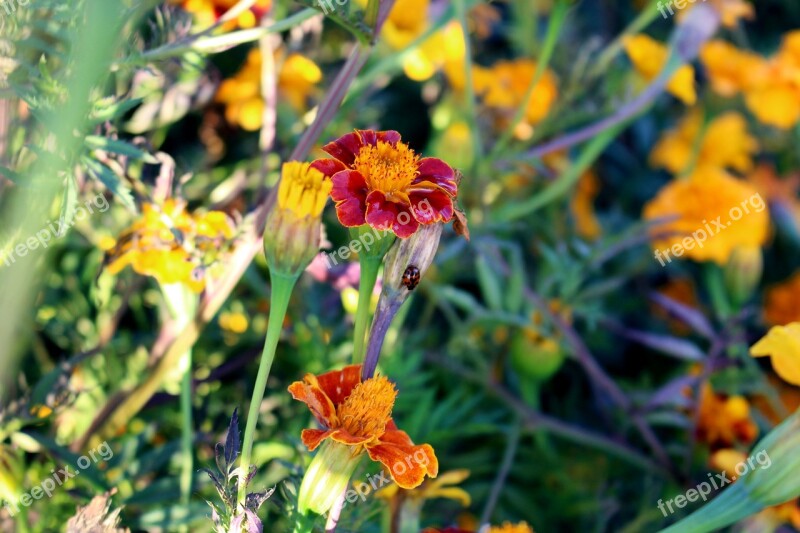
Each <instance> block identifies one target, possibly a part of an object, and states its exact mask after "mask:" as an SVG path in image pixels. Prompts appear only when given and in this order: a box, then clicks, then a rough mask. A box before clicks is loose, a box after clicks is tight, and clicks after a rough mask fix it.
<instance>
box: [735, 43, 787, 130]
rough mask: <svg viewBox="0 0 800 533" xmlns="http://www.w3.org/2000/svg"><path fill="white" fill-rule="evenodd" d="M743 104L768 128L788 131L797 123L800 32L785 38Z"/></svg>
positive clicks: (755, 80)
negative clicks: (768, 126)
mask: <svg viewBox="0 0 800 533" xmlns="http://www.w3.org/2000/svg"><path fill="white" fill-rule="evenodd" d="M745 103H746V104H747V107H748V109H749V110H750V111H751V112H752V113H753V114H754V115H755V116H756V118H757V119H758V120H759V121H761V122H763V123H764V124H768V125H770V126H775V127H777V128H781V129H788V128H791V127H792V126H794V125H795V124H797V122H798V121H800V30H798V31H793V32H790V33H787V34H786V35H785V36H784V39H783V43H782V44H781V48H780V50H778V53H777V54H776V55H775V56H774V57H772V58H771V59H770V61H769V63H768V65H767V67H766V68H765V70H764V73H763V74H759V75H758V76H757V77H755V78H754V83H753V87H751V88H750V89H749V90H748V92H747V94H746V98H745Z"/></svg>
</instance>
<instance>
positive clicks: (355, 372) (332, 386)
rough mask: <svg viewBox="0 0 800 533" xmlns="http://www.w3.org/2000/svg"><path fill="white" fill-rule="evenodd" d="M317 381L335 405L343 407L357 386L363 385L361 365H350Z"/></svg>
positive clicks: (318, 378) (319, 377)
mask: <svg viewBox="0 0 800 533" xmlns="http://www.w3.org/2000/svg"><path fill="white" fill-rule="evenodd" d="M317 380H318V382H319V387H320V389H322V390H323V391H324V392H325V394H326V395H327V396H328V398H330V399H331V401H332V402H333V405H335V406H337V405H341V404H342V403H343V402H344V400H345V399H346V398H347V397H348V396H350V393H351V392H353V389H354V388H355V386H356V385H358V384H359V383H361V365H349V366H346V367H344V368H343V369H341V370H334V371H332V372H326V373H325V374H322V375H320V376H317Z"/></svg>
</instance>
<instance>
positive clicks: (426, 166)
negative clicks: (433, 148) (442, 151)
mask: <svg viewBox="0 0 800 533" xmlns="http://www.w3.org/2000/svg"><path fill="white" fill-rule="evenodd" d="M417 170H418V171H419V174H418V175H417V177H416V179H415V180H414V182H413V183H412V184H411V186H412V187H414V185H416V184H417V183H420V182H423V181H431V182H433V183H435V184H436V185H438V186H439V187H441V188H442V189H443V190H444V191H446V192H447V193H448V194H449V195H450V196H453V197H455V196H456V195H457V194H458V185H457V184H456V180H455V171H454V170H453V167H451V166H450V165H448V164H447V163H445V162H444V161H442V160H441V159H436V158H435V157H423V158H422V159H420V160H419V166H418V167H417Z"/></svg>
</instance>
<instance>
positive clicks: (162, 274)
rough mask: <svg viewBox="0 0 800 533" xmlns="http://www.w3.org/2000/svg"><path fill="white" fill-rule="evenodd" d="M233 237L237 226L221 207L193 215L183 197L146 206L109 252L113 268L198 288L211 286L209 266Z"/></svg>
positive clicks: (194, 288)
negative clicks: (206, 284) (126, 269)
mask: <svg viewBox="0 0 800 533" xmlns="http://www.w3.org/2000/svg"><path fill="white" fill-rule="evenodd" d="M232 238H233V226H232V224H231V222H230V220H229V219H228V216H227V215H226V214H225V213H222V212H221V211H210V212H207V213H194V214H190V213H188V212H187V211H186V204H185V202H183V201H180V200H175V199H173V198H170V199H167V200H166V201H165V202H164V203H163V204H162V205H155V204H144V206H143V207H142V216H141V218H139V219H138V220H137V221H136V222H134V223H133V225H132V226H131V227H130V228H129V229H127V230H126V231H125V232H124V233H123V234H122V236H121V237H120V238H119V240H118V242H117V244H116V246H114V247H113V248H112V249H111V250H110V251H109V252H108V266H107V268H108V271H109V272H110V273H111V274H118V273H119V272H121V271H122V270H123V269H124V268H125V267H126V266H128V265H130V266H131V268H133V270H134V271H136V272H138V273H139V274H142V275H145V276H153V277H154V278H156V279H157V280H158V281H159V283H161V284H162V285H168V284H172V283H182V284H184V285H187V286H188V287H189V288H191V289H192V290H193V291H195V292H200V291H202V290H203V288H204V287H205V282H206V277H207V271H206V267H207V265H208V261H209V259H210V261H211V263H213V260H214V255H215V254H216V253H218V252H219V251H220V250H221V249H222V248H223V245H225V244H227V243H230V241H231V239H232Z"/></svg>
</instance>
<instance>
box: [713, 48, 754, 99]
mask: <svg viewBox="0 0 800 533" xmlns="http://www.w3.org/2000/svg"><path fill="white" fill-rule="evenodd" d="M700 61H701V62H702V63H703V66H704V67H705V69H706V74H708V79H709V81H710V82H711V88H712V89H713V90H714V92H716V93H717V94H719V95H722V96H725V97H731V96H735V95H737V94H739V93H740V92H742V91H747V90H749V89H750V88H752V87H753V86H754V84H755V83H756V81H757V80H758V79H760V78H763V77H764V76H766V75H767V72H766V69H767V63H766V61H765V60H764V58H762V57H761V56H759V55H757V54H753V53H751V52H747V51H744V50H740V49H738V48H736V47H735V46H734V45H732V44H730V43H728V42H726V41H722V40H719V39H715V40H713V41H709V42H708V43H706V44H705V45H704V46H703V48H702V49H701V50H700Z"/></svg>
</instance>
